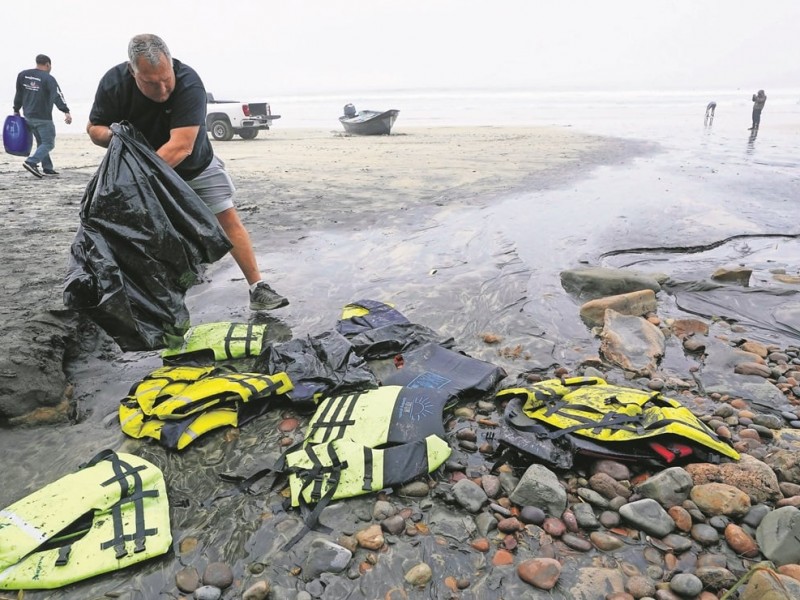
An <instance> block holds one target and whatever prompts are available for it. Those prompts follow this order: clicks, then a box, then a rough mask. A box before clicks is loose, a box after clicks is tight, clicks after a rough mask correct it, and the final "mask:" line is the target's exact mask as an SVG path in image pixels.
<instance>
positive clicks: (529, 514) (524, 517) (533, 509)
mask: <svg viewBox="0 0 800 600" xmlns="http://www.w3.org/2000/svg"><path fill="white" fill-rule="evenodd" d="M546 517H547V515H546V514H545V512H544V511H543V510H542V509H541V508H539V507H538V506H523V507H522V509H521V510H520V511H519V518H520V521H522V522H523V523H532V524H534V525H541V524H542V523H544V520H545V518H546Z"/></svg>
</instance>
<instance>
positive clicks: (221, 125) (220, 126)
mask: <svg viewBox="0 0 800 600" xmlns="http://www.w3.org/2000/svg"><path fill="white" fill-rule="evenodd" d="M211 137H213V138H214V139H215V140H219V141H220V142H227V141H229V140H231V139H233V127H231V124H230V123H228V122H227V121H223V120H222V119H218V120H216V121H213V122H212V123H211Z"/></svg>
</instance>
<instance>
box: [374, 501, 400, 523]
mask: <svg viewBox="0 0 800 600" xmlns="http://www.w3.org/2000/svg"><path fill="white" fill-rule="evenodd" d="M396 514H397V509H396V508H395V506H394V504H392V503H391V502H387V501H386V500H378V501H377V502H375V504H373V505H372V518H373V519H375V520H376V521H383V520H384V519H388V518H389V517H393V516H394V515H396Z"/></svg>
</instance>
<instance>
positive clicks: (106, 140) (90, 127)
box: [86, 123, 114, 148]
mask: <svg viewBox="0 0 800 600" xmlns="http://www.w3.org/2000/svg"><path fill="white" fill-rule="evenodd" d="M86 133H88V134H89V139H91V140H92V142H94V143H95V144H96V145H98V146H102V147H103V148H108V145H109V144H110V143H111V138H112V137H114V134H113V133H112V131H111V128H110V127H108V126H107V125H94V124H93V123H89V124H87V125H86Z"/></svg>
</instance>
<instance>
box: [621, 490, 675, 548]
mask: <svg viewBox="0 0 800 600" xmlns="http://www.w3.org/2000/svg"><path fill="white" fill-rule="evenodd" d="M619 514H620V515H621V516H622V518H623V519H625V520H626V521H628V522H629V523H631V524H632V525H633V526H634V527H636V528H637V529H641V530H642V531H645V532H646V533H649V534H650V535H652V536H655V537H658V538H662V537H664V536H665V535H667V534H668V533H671V532H672V530H673V529H674V528H675V523H674V521H673V520H672V518H671V517H670V516H669V515H668V514H667V511H665V510H664V509H663V508H662V507H661V505H660V504H659V503H658V502H656V501H655V500H653V499H651V498H644V499H643V500H637V501H635V502H630V503H628V504H626V505H625V506H623V507H622V508H620V509H619Z"/></svg>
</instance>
